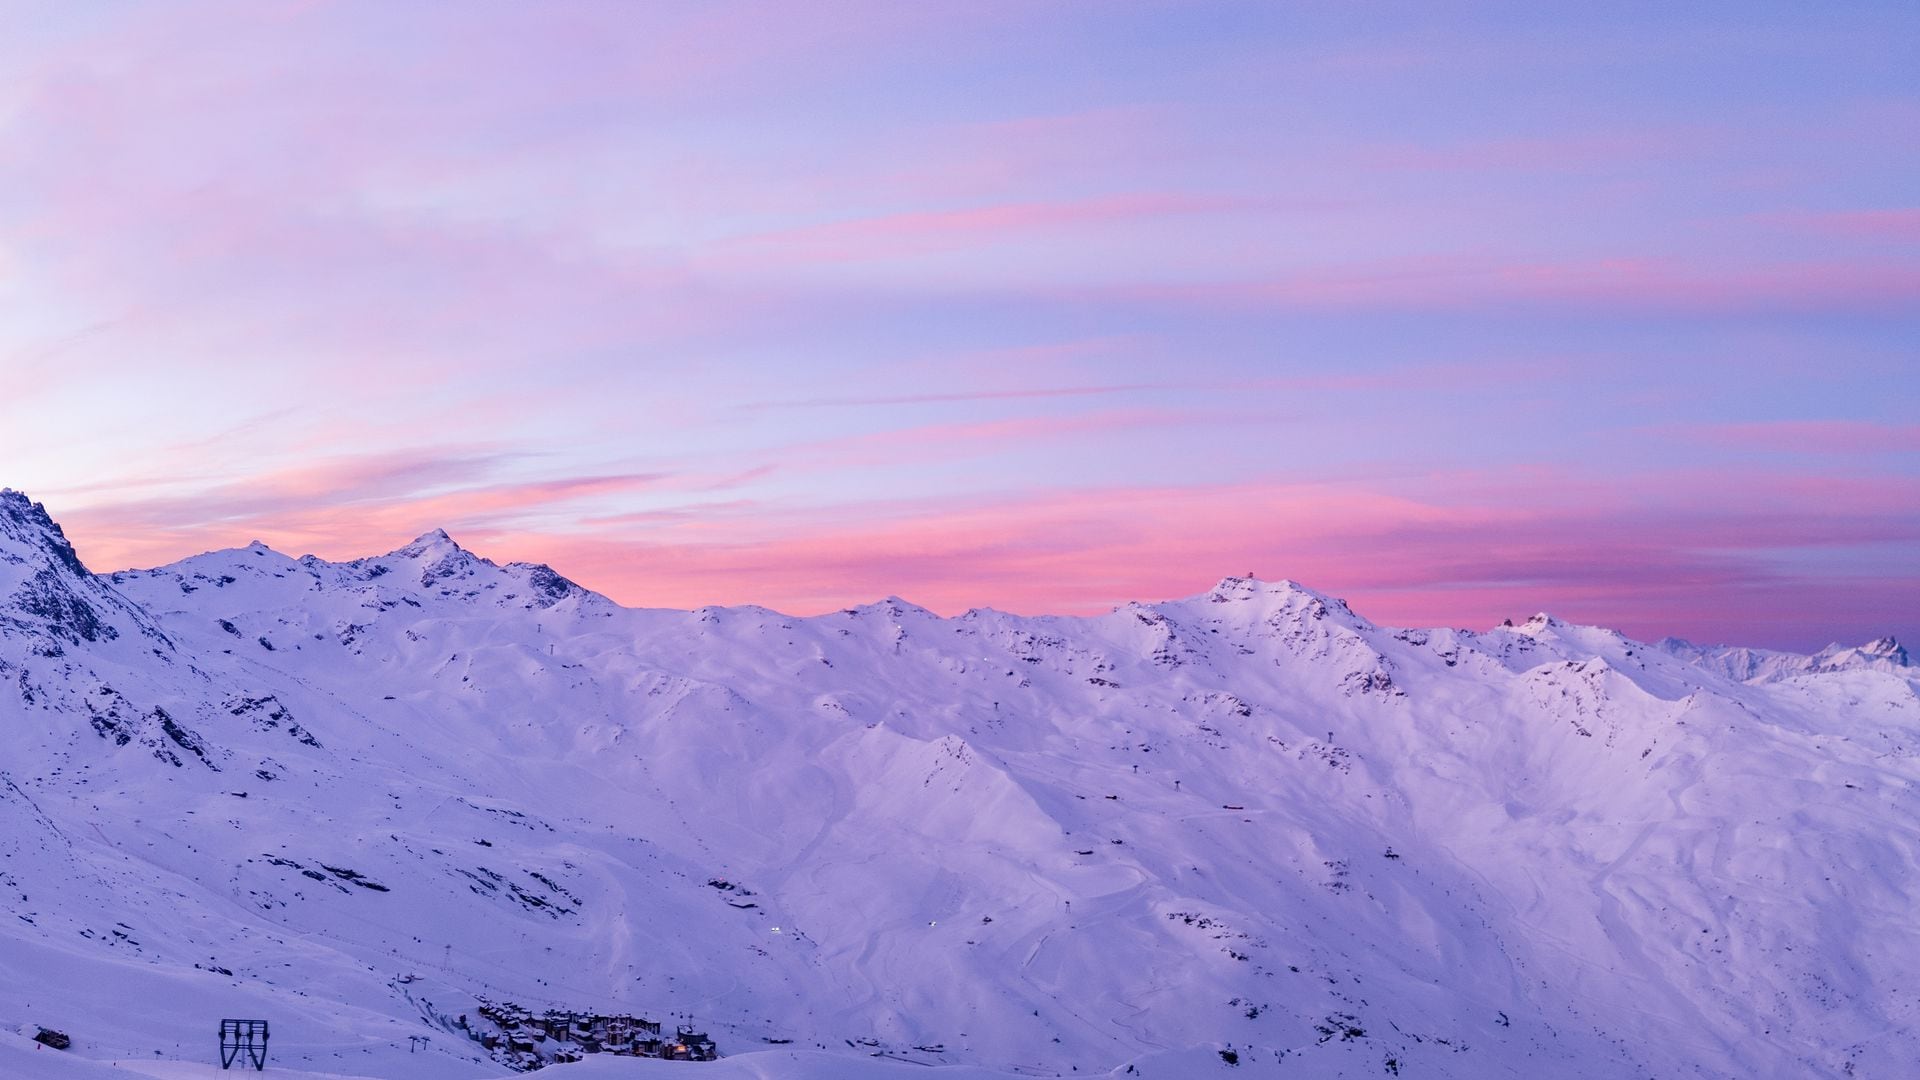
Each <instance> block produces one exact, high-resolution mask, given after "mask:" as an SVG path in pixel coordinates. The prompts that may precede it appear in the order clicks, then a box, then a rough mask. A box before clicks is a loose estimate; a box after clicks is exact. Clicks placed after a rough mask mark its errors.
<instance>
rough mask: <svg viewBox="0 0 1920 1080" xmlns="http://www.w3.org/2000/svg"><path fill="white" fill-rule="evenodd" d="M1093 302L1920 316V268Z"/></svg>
mask: <svg viewBox="0 0 1920 1080" xmlns="http://www.w3.org/2000/svg"><path fill="white" fill-rule="evenodd" d="M1096 293H1097V294H1104V295H1110V296H1113V297H1116V298H1120V297H1125V298H1132V299H1136V300H1138V301H1142V302H1161V303H1171V304H1178V305H1194V306H1203V307H1226V308H1248V307H1265V308H1272V309H1279V310H1287V309H1300V310H1328V309H1336V310H1337V309H1351V310H1368V309H1393V310H1409V311H1457V310H1476V309H1500V308H1525V307H1546V308H1560V309H1565V308H1575V309H1585V310H1605V311H1636V312H1652V313H1672V314H1723V313H1737V312H1751V311H1887V312H1898V311H1908V310H1913V309H1915V308H1920V263H1905V262H1891V263H1889V262H1869V261H1860V262H1846V263H1787V264H1776V265H1770V266H1767V265H1763V266H1757V267H1754V266H1746V267H1727V268H1715V267H1707V266H1693V265H1688V264H1685V263H1680V262H1676V261H1674V260H1668V259H1601V260H1594V261H1588V262H1564V263H1532V262H1518V261H1511V260H1499V259H1490V258H1485V257H1463V256H1431V257H1421V258H1411V259H1387V260H1380V261H1376V262H1373V263H1370V264H1359V265H1348V266H1328V267H1324V268H1320V269H1310V270H1299V271H1295V272H1293V273H1291V274H1287V275H1282V276H1273V277H1268V278H1265V279H1263V280H1254V281H1228V282H1221V283H1218V284H1215V285H1192V286H1188V285H1158V286H1125V287H1119V288H1115V289H1107V290H1097V291H1096Z"/></svg>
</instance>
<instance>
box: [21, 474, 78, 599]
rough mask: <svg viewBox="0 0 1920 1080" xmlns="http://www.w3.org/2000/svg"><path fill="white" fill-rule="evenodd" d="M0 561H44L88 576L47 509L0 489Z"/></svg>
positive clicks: (73, 572) (23, 494)
mask: <svg viewBox="0 0 1920 1080" xmlns="http://www.w3.org/2000/svg"><path fill="white" fill-rule="evenodd" d="M0 561H5V562H9V563H13V564H15V565H25V564H29V563H34V562H41V561H46V562H48V563H50V564H53V565H57V566H59V567H60V568H61V569H63V570H65V571H67V572H68V573H71V574H74V575H76V576H79V577H86V576H89V574H88V571H87V568H86V566H85V565H83V564H82V563H81V562H80V557H79V556H78V555H76V554H74V550H73V545H72V544H71V543H69V542H68V541H67V534H66V533H65V532H63V531H61V529H60V524H59V523H58V522H56V521H54V520H53V518H52V517H51V516H49V515H48V514H47V508H46V507H45V506H43V505H41V504H40V503H37V502H34V501H33V500H32V499H30V498H28V497H27V495H26V493H25V492H20V491H15V490H14V489H12V488H4V489H0ZM34 569H38V567H35V568H34Z"/></svg>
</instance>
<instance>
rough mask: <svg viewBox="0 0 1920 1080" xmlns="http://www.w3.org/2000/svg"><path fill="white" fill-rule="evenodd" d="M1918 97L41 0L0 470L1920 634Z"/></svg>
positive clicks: (588, 8)
mask: <svg viewBox="0 0 1920 1080" xmlns="http://www.w3.org/2000/svg"><path fill="white" fill-rule="evenodd" d="M1682 7H1684V11H1682V10H1681V8H1682ZM1915 71H1920V7H1916V6H1915V5H1913V4H1911V3H1898V4H1895V3H1887V4H1871V3H1859V4H1845V5H1811V4H1802V3H1794V4H1771V3H1761V2H1742V3H1725V4H1711V3H1707V4H1691V5H1684V6H1683V5H1673V4H1664V3H1663V4H1631V3H1618V4H1604V5H1571V4H1539V3H1536V2H1528V3H1514V4H1487V3H1476V4H1471V5H1464V4H1459V5H1457V4H1451V3H1443V2H1441V3H1436V2H1422V3H1408V4H1370V5H1355V4H1348V3H1332V2H1328V3H1280V2H1269V3H1258V4H1251V3H1250V4H1235V3H1221V4H1205V5H1193V4H1174V3H1168V4H1134V3H1114V2H1101V3H1059V2H1048V3H1020V4H1014V3H965V4H919V3H895V2H887V3H872V4H867V3H818V4H813V3H808V4H802V3H793V2H791V0H778V2H770V3H740V4H730V3H713V4H680V3H670V4H669V3H661V4H651V3H624V2H623V3H613V2H609V3H601V4H577V3H543V4H525V3H512V4H506V3H462V4H387V3H363V4H318V3H265V2H253V0H248V2H233V3H217V4H214V3H207V4H199V3H196V4H189V3H164V4H162V3H154V4H138V3H129V4H114V5H104V4H101V5H80V4H67V3H46V4H41V5H38V6H37V7H36V6H32V5H30V6H28V7H25V8H22V9H19V10H16V11H15V12H14V13H13V14H12V16H11V17H10V19H9V26H8V32H7V33H6V34H4V35H0V376H4V378H3V380H0V402H4V406H3V408H4V413H3V414H0V420H3V421H4V422H3V423H0V465H3V466H4V468H3V469H0V484H3V485H11V486H14V487H17V488H21V489H23V490H26V491H28V492H29V493H30V494H32V495H33V496H35V497H36V498H39V499H42V500H44V501H45V502H47V503H48V505H49V508H50V509H51V510H52V512H53V513H54V515H55V516H56V517H57V518H59V519H61V520H62V521H64V522H65V523H66V524H67V526H68V531H69V533H70V534H72V536H73V538H74V540H75V542H76V545H77V546H78V547H79V549H80V551H81V553H82V555H83V556H84V557H86V558H87V559H88V560H89V562H90V563H91V564H93V565H95V566H96V567H98V568H103V569H105V568H113V567H118V566H124V565H129V564H153V563H158V562H164V561H168V560H171V559H174V558H178V557H181V556H184V555H187V554H190V553H193V552H197V551H200V550H204V549H207V548H211V547H221V546H232V545H237V544H243V543H245V542H247V541H248V540H251V539H254V538H256V537H257V538H260V539H263V540H266V541H267V542H269V543H271V544H273V545H274V546H276V547H279V548H281V549H283V550H287V551H289V552H292V553H296V554H297V553H302V552H307V551H312V552H315V553H317V554H320V555H323V556H327V557H334V558H339V557H350V556H356V555H362V554H369V553H374V552H378V551H384V550H387V549H390V548H393V547H395V546H398V545H399V544H401V543H403V542H405V541H406V540H407V539H409V538H410V537H412V536H414V535H416V534H418V533H420V532H422V531H424V530H426V529H427V528H430V527H434V526H444V527H446V528H447V529H448V530H449V531H450V532H452V533H453V534H454V535H455V536H456V538H458V539H460V540H461V541H462V542H463V543H465V544H466V545H467V546H469V547H472V548H474V549H476V550H479V551H481V552H483V553H486V554H490V555H493V556H495V557H497V558H527V559H539V560H541V561H546V562H550V563H552V564H554V565H555V566H556V567H558V568H559V569H561V570H562V571H563V572H565V573H568V574H569V575H571V576H573V577H575V578H577V579H579V580H580V581H582V582H583V583H585V584H588V585H590V586H593V587H595V588H598V589H601V590H602V591H605V592H607V593H609V594H610V595H612V596H614V597H616V598H618V599H620V600H622V601H625V602H628V603H636V604H671V605H677V606H695V605H699V604H705V603H740V602H757V603H763V604H767V605H770V606H774V607H779V608H782V609H786V610H791V611H798V612H811V611H818V610H823V609H826V608H830V607H834V606H839V605H843V604H847V603H852V602H860V601H865V600H870V599H874V598H876V597H879V596H882V595H885V594H890V593H891V594H899V595H902V596H905V597H907V598H909V599H913V600H916V601H919V602H921V603H924V604H927V605H928V606H930V607H933V608H935V609H937V610H941V611H947V612H951V611H956V610H960V609H964V608H966V607H969V606H974V605H992V606H997V607H1004V608H1010V609H1013V610H1017V611H1092V610H1099V609H1102V608H1104V607H1106V606H1108V605H1110V604H1112V603H1114V602H1117V601H1120V600H1124V599H1132V598H1157V597H1164V596H1171V595H1183V594H1189V593H1193V592H1197V591H1200V590H1201V589H1203V588H1205V587H1206V586H1207V585H1209V584H1210V583H1212V582H1213V581H1215V580H1217V579H1218V578H1220V577H1221V576H1223V575H1225V574H1228V573H1241V572H1245V571H1248V570H1252V571H1254V572H1256V573H1258V574H1259V575H1261V576H1263V577H1273V578H1278V577H1291V578H1294V579H1297V580H1300V581H1303V582H1306V583H1307V584H1310V585H1313V586H1315V587H1317V588H1320V589H1323V590H1326V591H1329V592H1333V593H1336V594H1339V595H1343V596H1346V597H1348V598H1349V599H1351V600H1352V601H1353V603H1354V606H1355V607H1356V608H1357V609H1359V610H1360V611H1361V612H1363V613H1364V614H1367V615H1369V616H1370V617H1372V618H1374V619H1376V620H1378V621H1383V622H1393V623H1423V624H1426V623H1447V624H1456V625H1470V626H1480V625H1486V624H1488V623H1491V622H1494V621H1497V620H1498V619H1500V618H1502V617H1506V616H1525V615H1527V614H1530V613H1531V612H1533V611H1534V610H1537V609H1543V608H1544V609H1548V610H1551V611H1553V612H1555V613H1556V614H1559V615H1561V616H1563V617H1566V618H1571V619H1577V620H1580V621H1589V622H1601V623H1606V624H1609V625H1614V626H1618V627H1620V628H1622V629H1624V630H1626V631H1628V632H1630V633H1634V634H1637V635H1641V636H1657V635H1660V634H1666V633H1679V634H1683V635H1686V636H1690V637H1694V638H1698V639H1703V640H1712V641H1731V642H1738V643H1743V644H1763V645H1780V646H1795V647H1816V646H1819V645H1822V644H1825V643H1826V642H1828V641H1829V640H1834V639H1840V640H1845V641H1849V642H1855V641H1860V640H1864V639H1866V638H1868V637H1872V636H1875V635H1877V634H1880V633H1886V632H1894V633H1899V634H1902V635H1903V636H1910V637H1920V615H1917V614H1916V612H1920V77H1916V76H1915V74H1914V72H1915Z"/></svg>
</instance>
